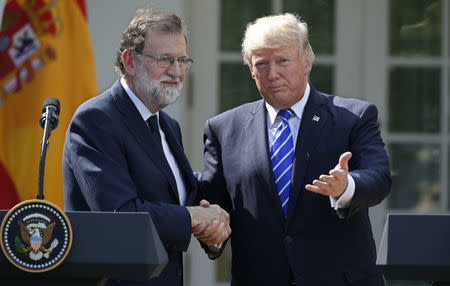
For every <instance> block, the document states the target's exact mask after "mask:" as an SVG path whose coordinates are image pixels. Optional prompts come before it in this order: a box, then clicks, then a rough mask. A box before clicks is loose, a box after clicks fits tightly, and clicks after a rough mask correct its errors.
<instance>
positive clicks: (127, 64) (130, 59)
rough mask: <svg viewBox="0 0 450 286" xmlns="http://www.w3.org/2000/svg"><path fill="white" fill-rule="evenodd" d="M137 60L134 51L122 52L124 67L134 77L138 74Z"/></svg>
mask: <svg viewBox="0 0 450 286" xmlns="http://www.w3.org/2000/svg"><path fill="white" fill-rule="evenodd" d="M135 59H136V57H135V56H134V54H133V52H132V51H130V50H128V49H126V50H124V51H123V52H122V62H123V67H124V68H125V71H126V72H127V74H129V75H131V76H134V75H135V74H136V69H137V63H136V61H135Z"/></svg>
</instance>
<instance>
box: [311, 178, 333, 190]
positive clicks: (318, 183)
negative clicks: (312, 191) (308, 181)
mask: <svg viewBox="0 0 450 286" xmlns="http://www.w3.org/2000/svg"><path fill="white" fill-rule="evenodd" d="M312 184H313V185H314V186H316V187H318V188H321V189H324V190H326V189H329V188H330V187H331V186H330V184H328V183H327V182H323V181H320V180H314V181H313V183H312Z"/></svg>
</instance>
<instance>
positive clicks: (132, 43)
mask: <svg viewBox="0 0 450 286" xmlns="http://www.w3.org/2000/svg"><path fill="white" fill-rule="evenodd" d="M148 30H151V31H158V32H168V33H182V34H183V35H184V38H185V39H186V35H187V30H186V27H185V26H184V24H183V21H182V20H181V19H180V17H178V16H177V15H175V14H174V13H172V12H169V11H167V10H163V9H159V8H148V9H138V10H137V11H136V14H135V15H134V17H133V19H132V20H131V22H130V24H129V25H128V27H127V29H126V30H125V32H123V34H122V39H121V40H120V48H119V51H117V55H116V61H115V63H114V66H115V69H116V71H117V73H119V75H121V76H122V75H124V74H126V72H125V68H124V66H123V61H122V53H123V51H124V50H127V49H128V50H131V51H133V52H134V53H135V54H137V55H139V54H140V53H142V50H143V49H144V45H145V36H146V32H147V31H148Z"/></svg>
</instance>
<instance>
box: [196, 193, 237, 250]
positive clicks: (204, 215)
mask: <svg viewBox="0 0 450 286" xmlns="http://www.w3.org/2000/svg"><path fill="white" fill-rule="evenodd" d="M187 209H188V211H189V213H190V214H191V218H192V219H191V221H192V223H191V224H192V225H191V227H192V234H193V235H194V236H195V237H196V238H198V239H200V240H201V241H203V242H204V243H205V244H206V245H209V246H210V245H219V244H221V243H223V242H224V241H225V240H227V238H228V237H229V236H230V234H231V228H230V215H229V214H228V213H227V212H226V211H225V210H223V209H222V208H221V207H220V206H218V205H210V204H209V202H208V201H207V200H202V201H201V202H200V206H196V207H187Z"/></svg>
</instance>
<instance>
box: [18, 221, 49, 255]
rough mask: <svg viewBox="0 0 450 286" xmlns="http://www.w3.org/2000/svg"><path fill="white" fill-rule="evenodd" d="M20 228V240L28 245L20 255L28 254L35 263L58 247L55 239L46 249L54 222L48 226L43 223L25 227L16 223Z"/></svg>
mask: <svg viewBox="0 0 450 286" xmlns="http://www.w3.org/2000/svg"><path fill="white" fill-rule="evenodd" d="M17 223H18V224H19V226H20V235H21V236H22V240H23V241H24V242H25V243H26V244H27V245H28V247H25V248H23V249H22V253H28V252H29V253H30V254H29V256H30V258H31V259H32V260H34V261H37V260H40V259H41V258H42V257H45V258H48V257H49V254H50V253H51V252H52V250H53V248H55V247H56V246H57V245H58V240H57V239H55V240H53V242H52V243H51V245H50V247H49V248H46V246H47V244H48V243H49V242H50V240H51V238H52V234H53V228H54V227H55V224H56V223H55V222H52V223H50V224H48V225H47V226H46V225H45V224H44V223H30V224H28V225H25V223H23V222H22V221H20V220H19V221H17Z"/></svg>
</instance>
